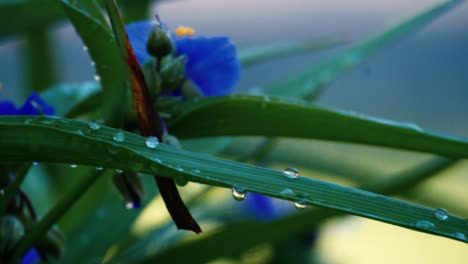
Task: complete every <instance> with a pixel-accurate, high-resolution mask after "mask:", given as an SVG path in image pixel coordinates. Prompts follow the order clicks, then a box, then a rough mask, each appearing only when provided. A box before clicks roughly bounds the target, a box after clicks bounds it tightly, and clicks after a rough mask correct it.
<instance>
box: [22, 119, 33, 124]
mask: <svg viewBox="0 0 468 264" xmlns="http://www.w3.org/2000/svg"><path fill="white" fill-rule="evenodd" d="M32 121H33V120H32V119H31V118H28V119H26V120H24V124H25V125H28V124H31V123H32Z"/></svg>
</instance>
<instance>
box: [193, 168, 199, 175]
mask: <svg viewBox="0 0 468 264" xmlns="http://www.w3.org/2000/svg"><path fill="white" fill-rule="evenodd" d="M191 172H192V174H200V170H197V169H194V170H192V171H191Z"/></svg>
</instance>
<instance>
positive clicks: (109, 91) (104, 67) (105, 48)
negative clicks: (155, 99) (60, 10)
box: [61, 0, 128, 127]
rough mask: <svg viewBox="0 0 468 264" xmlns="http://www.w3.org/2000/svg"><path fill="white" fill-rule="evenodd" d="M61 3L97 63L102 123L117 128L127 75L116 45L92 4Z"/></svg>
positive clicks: (120, 121)
mask: <svg viewBox="0 0 468 264" xmlns="http://www.w3.org/2000/svg"><path fill="white" fill-rule="evenodd" d="M61 3H62V5H63V7H64V10H65V13H66V14H67V16H68V17H69V18H70V20H71V22H72V23H73V25H74V26H75V29H76V30H77V32H78V33H79V34H80V36H81V38H82V39H83V42H84V43H85V45H86V47H87V49H88V51H89V53H90V55H91V57H92V59H93V61H94V62H95V63H96V70H97V74H98V75H99V76H100V78H101V84H102V90H103V98H105V100H103V101H102V102H101V103H102V109H103V110H102V111H103V116H104V119H105V121H106V123H107V124H109V125H112V126H116V127H118V126H120V125H121V123H122V121H123V117H124V114H125V113H124V111H123V109H122V105H125V98H126V95H127V94H126V88H127V80H128V78H127V76H128V75H127V69H126V67H125V63H124V60H123V59H122V57H121V56H119V54H120V53H119V48H118V46H117V43H116V41H115V39H114V37H113V36H112V33H111V31H110V29H109V26H108V25H107V24H106V23H105V22H104V18H103V15H102V13H101V11H100V9H99V7H98V6H97V5H95V4H94V1H71V0H70V1H67V0H62V1H61ZM124 109H126V108H124Z"/></svg>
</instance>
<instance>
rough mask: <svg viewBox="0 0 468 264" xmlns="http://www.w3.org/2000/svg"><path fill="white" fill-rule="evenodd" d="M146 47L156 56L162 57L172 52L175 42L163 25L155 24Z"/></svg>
mask: <svg viewBox="0 0 468 264" xmlns="http://www.w3.org/2000/svg"><path fill="white" fill-rule="evenodd" d="M146 49H147V51H148V53H149V54H151V55H153V56H154V57H156V58H162V57H165V56H167V55H169V54H171V53H172V51H173V50H174V43H173V42H172V38H171V37H170V35H169V34H168V32H166V31H165V30H164V29H163V28H161V26H154V27H153V30H152V31H151V33H150V36H149V39H148V43H146Z"/></svg>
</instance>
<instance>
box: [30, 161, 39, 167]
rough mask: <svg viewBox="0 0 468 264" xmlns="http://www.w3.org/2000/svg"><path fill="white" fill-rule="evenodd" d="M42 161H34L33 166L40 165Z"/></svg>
mask: <svg viewBox="0 0 468 264" xmlns="http://www.w3.org/2000/svg"><path fill="white" fill-rule="evenodd" d="M40 164H41V163H40V162H37V161H33V163H32V165H33V166H39V165H40Z"/></svg>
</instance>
